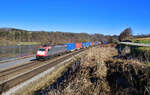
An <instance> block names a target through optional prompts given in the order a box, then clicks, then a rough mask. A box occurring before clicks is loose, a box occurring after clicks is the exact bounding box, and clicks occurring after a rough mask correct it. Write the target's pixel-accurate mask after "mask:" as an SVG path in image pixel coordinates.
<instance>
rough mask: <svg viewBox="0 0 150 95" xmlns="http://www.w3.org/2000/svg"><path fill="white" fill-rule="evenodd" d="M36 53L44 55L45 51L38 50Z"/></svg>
mask: <svg viewBox="0 0 150 95" xmlns="http://www.w3.org/2000/svg"><path fill="white" fill-rule="evenodd" d="M37 54H38V55H45V52H44V51H38V52H37Z"/></svg>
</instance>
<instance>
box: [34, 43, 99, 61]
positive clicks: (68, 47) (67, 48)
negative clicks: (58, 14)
mask: <svg viewBox="0 0 150 95" xmlns="http://www.w3.org/2000/svg"><path fill="white" fill-rule="evenodd" d="M99 44H100V42H83V43H67V44H64V45H56V46H47V45H44V46H41V47H40V48H39V49H38V51H37V54H36V59H48V58H50V57H52V56H57V55H61V54H63V53H66V52H71V51H74V50H79V49H81V48H88V47H92V46H97V45H99Z"/></svg>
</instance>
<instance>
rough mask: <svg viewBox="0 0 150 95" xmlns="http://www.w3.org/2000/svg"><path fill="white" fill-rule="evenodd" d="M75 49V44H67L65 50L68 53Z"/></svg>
mask: <svg viewBox="0 0 150 95" xmlns="http://www.w3.org/2000/svg"><path fill="white" fill-rule="evenodd" d="M75 49H76V44H75V43H68V44H67V50H68V51H73V50H75Z"/></svg>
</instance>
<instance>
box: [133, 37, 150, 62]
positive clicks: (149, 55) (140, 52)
mask: <svg viewBox="0 0 150 95" xmlns="http://www.w3.org/2000/svg"><path fill="white" fill-rule="evenodd" d="M132 41H133V42H136V43H143V44H150V38H149V37H148V38H135V39H133V40H132ZM132 53H133V55H134V56H135V57H138V58H139V59H140V60H142V61H143V60H144V61H145V62H146V63H148V65H150V47H137V48H135V50H134V51H133V52H132Z"/></svg>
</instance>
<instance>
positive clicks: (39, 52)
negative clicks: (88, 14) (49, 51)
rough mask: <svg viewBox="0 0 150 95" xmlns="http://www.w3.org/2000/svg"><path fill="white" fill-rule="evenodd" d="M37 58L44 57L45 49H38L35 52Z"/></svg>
mask: <svg viewBox="0 0 150 95" xmlns="http://www.w3.org/2000/svg"><path fill="white" fill-rule="evenodd" d="M37 56H46V49H45V48H40V49H39V50H38V51H37Z"/></svg>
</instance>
